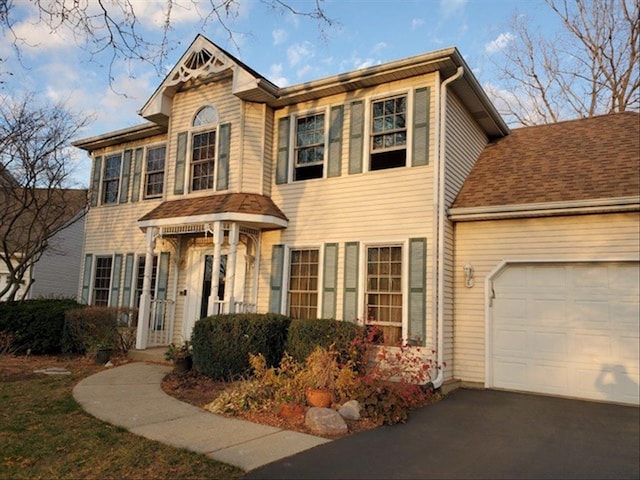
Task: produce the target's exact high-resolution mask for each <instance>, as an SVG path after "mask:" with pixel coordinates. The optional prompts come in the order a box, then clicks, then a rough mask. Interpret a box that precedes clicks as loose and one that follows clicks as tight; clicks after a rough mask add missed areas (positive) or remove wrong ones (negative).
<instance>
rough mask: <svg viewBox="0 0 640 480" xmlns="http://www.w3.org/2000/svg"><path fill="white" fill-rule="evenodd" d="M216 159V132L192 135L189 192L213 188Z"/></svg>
mask: <svg viewBox="0 0 640 480" xmlns="http://www.w3.org/2000/svg"><path fill="white" fill-rule="evenodd" d="M215 158H216V131H215V130H211V131H209V132H204V133H196V134H194V135H193V143H192V145H191V190H192V191H196V190H209V189H212V188H213V178H214V177H213V175H214V168H215Z"/></svg>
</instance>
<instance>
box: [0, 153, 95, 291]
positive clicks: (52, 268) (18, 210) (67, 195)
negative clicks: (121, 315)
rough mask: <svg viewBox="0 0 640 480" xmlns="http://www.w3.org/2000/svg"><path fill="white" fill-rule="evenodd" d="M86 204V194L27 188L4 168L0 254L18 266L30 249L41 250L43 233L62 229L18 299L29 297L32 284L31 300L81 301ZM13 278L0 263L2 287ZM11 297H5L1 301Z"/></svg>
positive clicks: (25, 281)
mask: <svg viewBox="0 0 640 480" xmlns="http://www.w3.org/2000/svg"><path fill="white" fill-rule="evenodd" d="M86 204H87V190H82V189H60V190H55V191H52V190H48V189H23V188H21V186H20V185H19V184H18V182H17V181H16V180H15V179H14V177H13V176H11V174H10V173H9V172H8V171H7V170H6V168H5V167H4V166H3V165H1V164H0V205H1V206H0V238H2V242H0V243H1V245H2V248H0V255H5V254H6V255H8V257H10V258H11V259H12V265H13V266H14V267H15V266H16V265H17V264H18V263H19V259H20V258H23V255H24V252H25V251H31V252H33V251H35V250H36V249H39V248H40V242H41V240H42V233H41V232H42V231H43V230H42V229H46V230H47V231H57V233H55V234H53V235H52V236H51V237H49V238H48V239H47V241H46V247H45V250H44V253H43V254H42V256H41V257H40V258H39V259H38V260H37V262H36V263H35V264H33V265H32V266H31V268H30V269H29V270H28V271H27V273H26V274H25V276H24V278H23V282H22V283H21V285H20V287H19V289H18V291H17V294H16V296H15V298H16V299H21V298H22V297H23V296H24V294H25V291H26V289H27V288H29V285H30V288H29V291H28V292H27V294H26V298H76V295H77V294H78V279H79V275H80V267H81V261H82V242H83V236H84V213H85V210H86ZM65 225H66V226H65ZM61 226H64V227H63V228H62V229H61V228H60V227H61ZM9 229H10V230H9ZM9 278H10V274H9V270H8V269H7V266H6V264H5V262H4V261H0V289H2V288H4V287H5V286H6V285H8V283H9ZM8 296H9V293H6V294H5V295H3V296H2V297H1V298H0V301H5V300H7V298H8Z"/></svg>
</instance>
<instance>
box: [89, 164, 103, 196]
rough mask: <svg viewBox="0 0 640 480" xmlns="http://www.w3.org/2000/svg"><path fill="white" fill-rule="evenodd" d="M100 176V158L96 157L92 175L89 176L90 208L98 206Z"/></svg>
mask: <svg viewBox="0 0 640 480" xmlns="http://www.w3.org/2000/svg"><path fill="white" fill-rule="evenodd" d="M101 174H102V157H96V158H95V160H94V162H93V174H92V175H91V206H92V207H95V206H97V205H98V198H99V197H100V175H101Z"/></svg>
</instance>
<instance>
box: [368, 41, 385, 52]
mask: <svg viewBox="0 0 640 480" xmlns="http://www.w3.org/2000/svg"><path fill="white" fill-rule="evenodd" d="M387 47H388V45H387V44H386V43H385V42H378V43H376V44H375V45H374V46H373V48H372V49H371V53H372V54H374V55H379V54H380V53H382V51H383V50H385V49H386V48H387Z"/></svg>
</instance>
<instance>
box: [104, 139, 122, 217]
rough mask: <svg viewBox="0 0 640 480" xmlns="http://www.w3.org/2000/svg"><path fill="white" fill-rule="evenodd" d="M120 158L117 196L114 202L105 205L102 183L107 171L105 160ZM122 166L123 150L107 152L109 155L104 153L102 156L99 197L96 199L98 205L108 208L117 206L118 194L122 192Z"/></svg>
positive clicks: (118, 201)
mask: <svg viewBox="0 0 640 480" xmlns="http://www.w3.org/2000/svg"><path fill="white" fill-rule="evenodd" d="M118 155H119V156H120V173H119V176H118V194H117V195H116V201H115V202H113V203H106V202H105V201H104V182H105V181H106V179H105V172H106V170H107V158H110V157H116V156H118ZM123 164H124V150H120V151H117V150H116V151H114V152H109V153H105V154H104V155H103V156H102V168H101V171H100V188H99V190H100V196H99V198H98V205H106V206H110V205H118V204H119V203H120V192H121V191H122V168H123Z"/></svg>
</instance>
